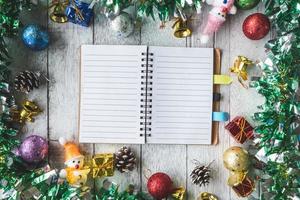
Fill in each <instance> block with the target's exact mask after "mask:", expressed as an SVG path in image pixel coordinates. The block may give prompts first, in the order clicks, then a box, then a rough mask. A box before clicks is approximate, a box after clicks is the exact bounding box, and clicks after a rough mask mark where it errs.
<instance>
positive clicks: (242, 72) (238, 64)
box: [230, 56, 254, 88]
mask: <svg viewBox="0 0 300 200" xmlns="http://www.w3.org/2000/svg"><path fill="white" fill-rule="evenodd" d="M253 64H254V63H253V62H252V61H251V60H249V59H248V58H246V57H245V56H238V57H237V58H236V59H235V61H234V64H233V66H232V67H230V71H231V72H233V73H236V74H237V76H238V80H239V82H240V83H241V84H242V86H243V87H245V88H248V87H247V86H246V85H245V84H244V81H246V80H247V79H248V73H247V67H249V66H251V65H253Z"/></svg>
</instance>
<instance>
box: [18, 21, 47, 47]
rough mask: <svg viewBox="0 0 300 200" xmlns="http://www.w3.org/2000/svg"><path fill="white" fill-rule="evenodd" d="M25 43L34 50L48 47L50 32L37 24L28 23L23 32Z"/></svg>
mask: <svg viewBox="0 0 300 200" xmlns="http://www.w3.org/2000/svg"><path fill="white" fill-rule="evenodd" d="M22 40H23V43H24V44H25V45H26V46H27V47H28V48H30V49H31V50H34V51H40V50H43V49H46V48H47V47H48V45H49V34H48V32H47V31H45V30H43V29H42V28H41V27H40V26H39V25H37V24H29V25H27V26H26V27H25V28H24V30H23V33H22Z"/></svg>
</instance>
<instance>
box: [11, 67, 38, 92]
mask: <svg viewBox="0 0 300 200" xmlns="http://www.w3.org/2000/svg"><path fill="white" fill-rule="evenodd" d="M39 78H40V74H39V73H36V72H31V71H23V72H20V73H19V74H18V75H17V76H16V77H15V81H14V84H15V90H17V91H20V92H25V93H29V92H30V91H31V90H33V89H34V88H39V86H40V80H39Z"/></svg>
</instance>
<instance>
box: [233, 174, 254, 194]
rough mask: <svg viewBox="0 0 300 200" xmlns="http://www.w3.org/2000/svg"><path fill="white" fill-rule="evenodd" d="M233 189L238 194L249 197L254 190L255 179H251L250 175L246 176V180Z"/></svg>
mask: <svg viewBox="0 0 300 200" xmlns="http://www.w3.org/2000/svg"><path fill="white" fill-rule="evenodd" d="M232 189H233V190H234V191H235V193H236V194H237V195H238V196H240V197H247V196H249V195H250V194H251V193H252V192H253V190H254V181H253V180H251V179H250V178H249V177H248V176H245V178H244V180H243V181H242V182H241V183H239V184H237V185H235V186H232Z"/></svg>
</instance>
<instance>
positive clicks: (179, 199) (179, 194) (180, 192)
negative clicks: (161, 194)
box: [172, 187, 185, 200]
mask: <svg viewBox="0 0 300 200" xmlns="http://www.w3.org/2000/svg"><path fill="white" fill-rule="evenodd" d="M172 197H173V198H174V199H176V200H183V199H184V197H185V188H184V187H178V188H176V189H174V191H173V193H172Z"/></svg>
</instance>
